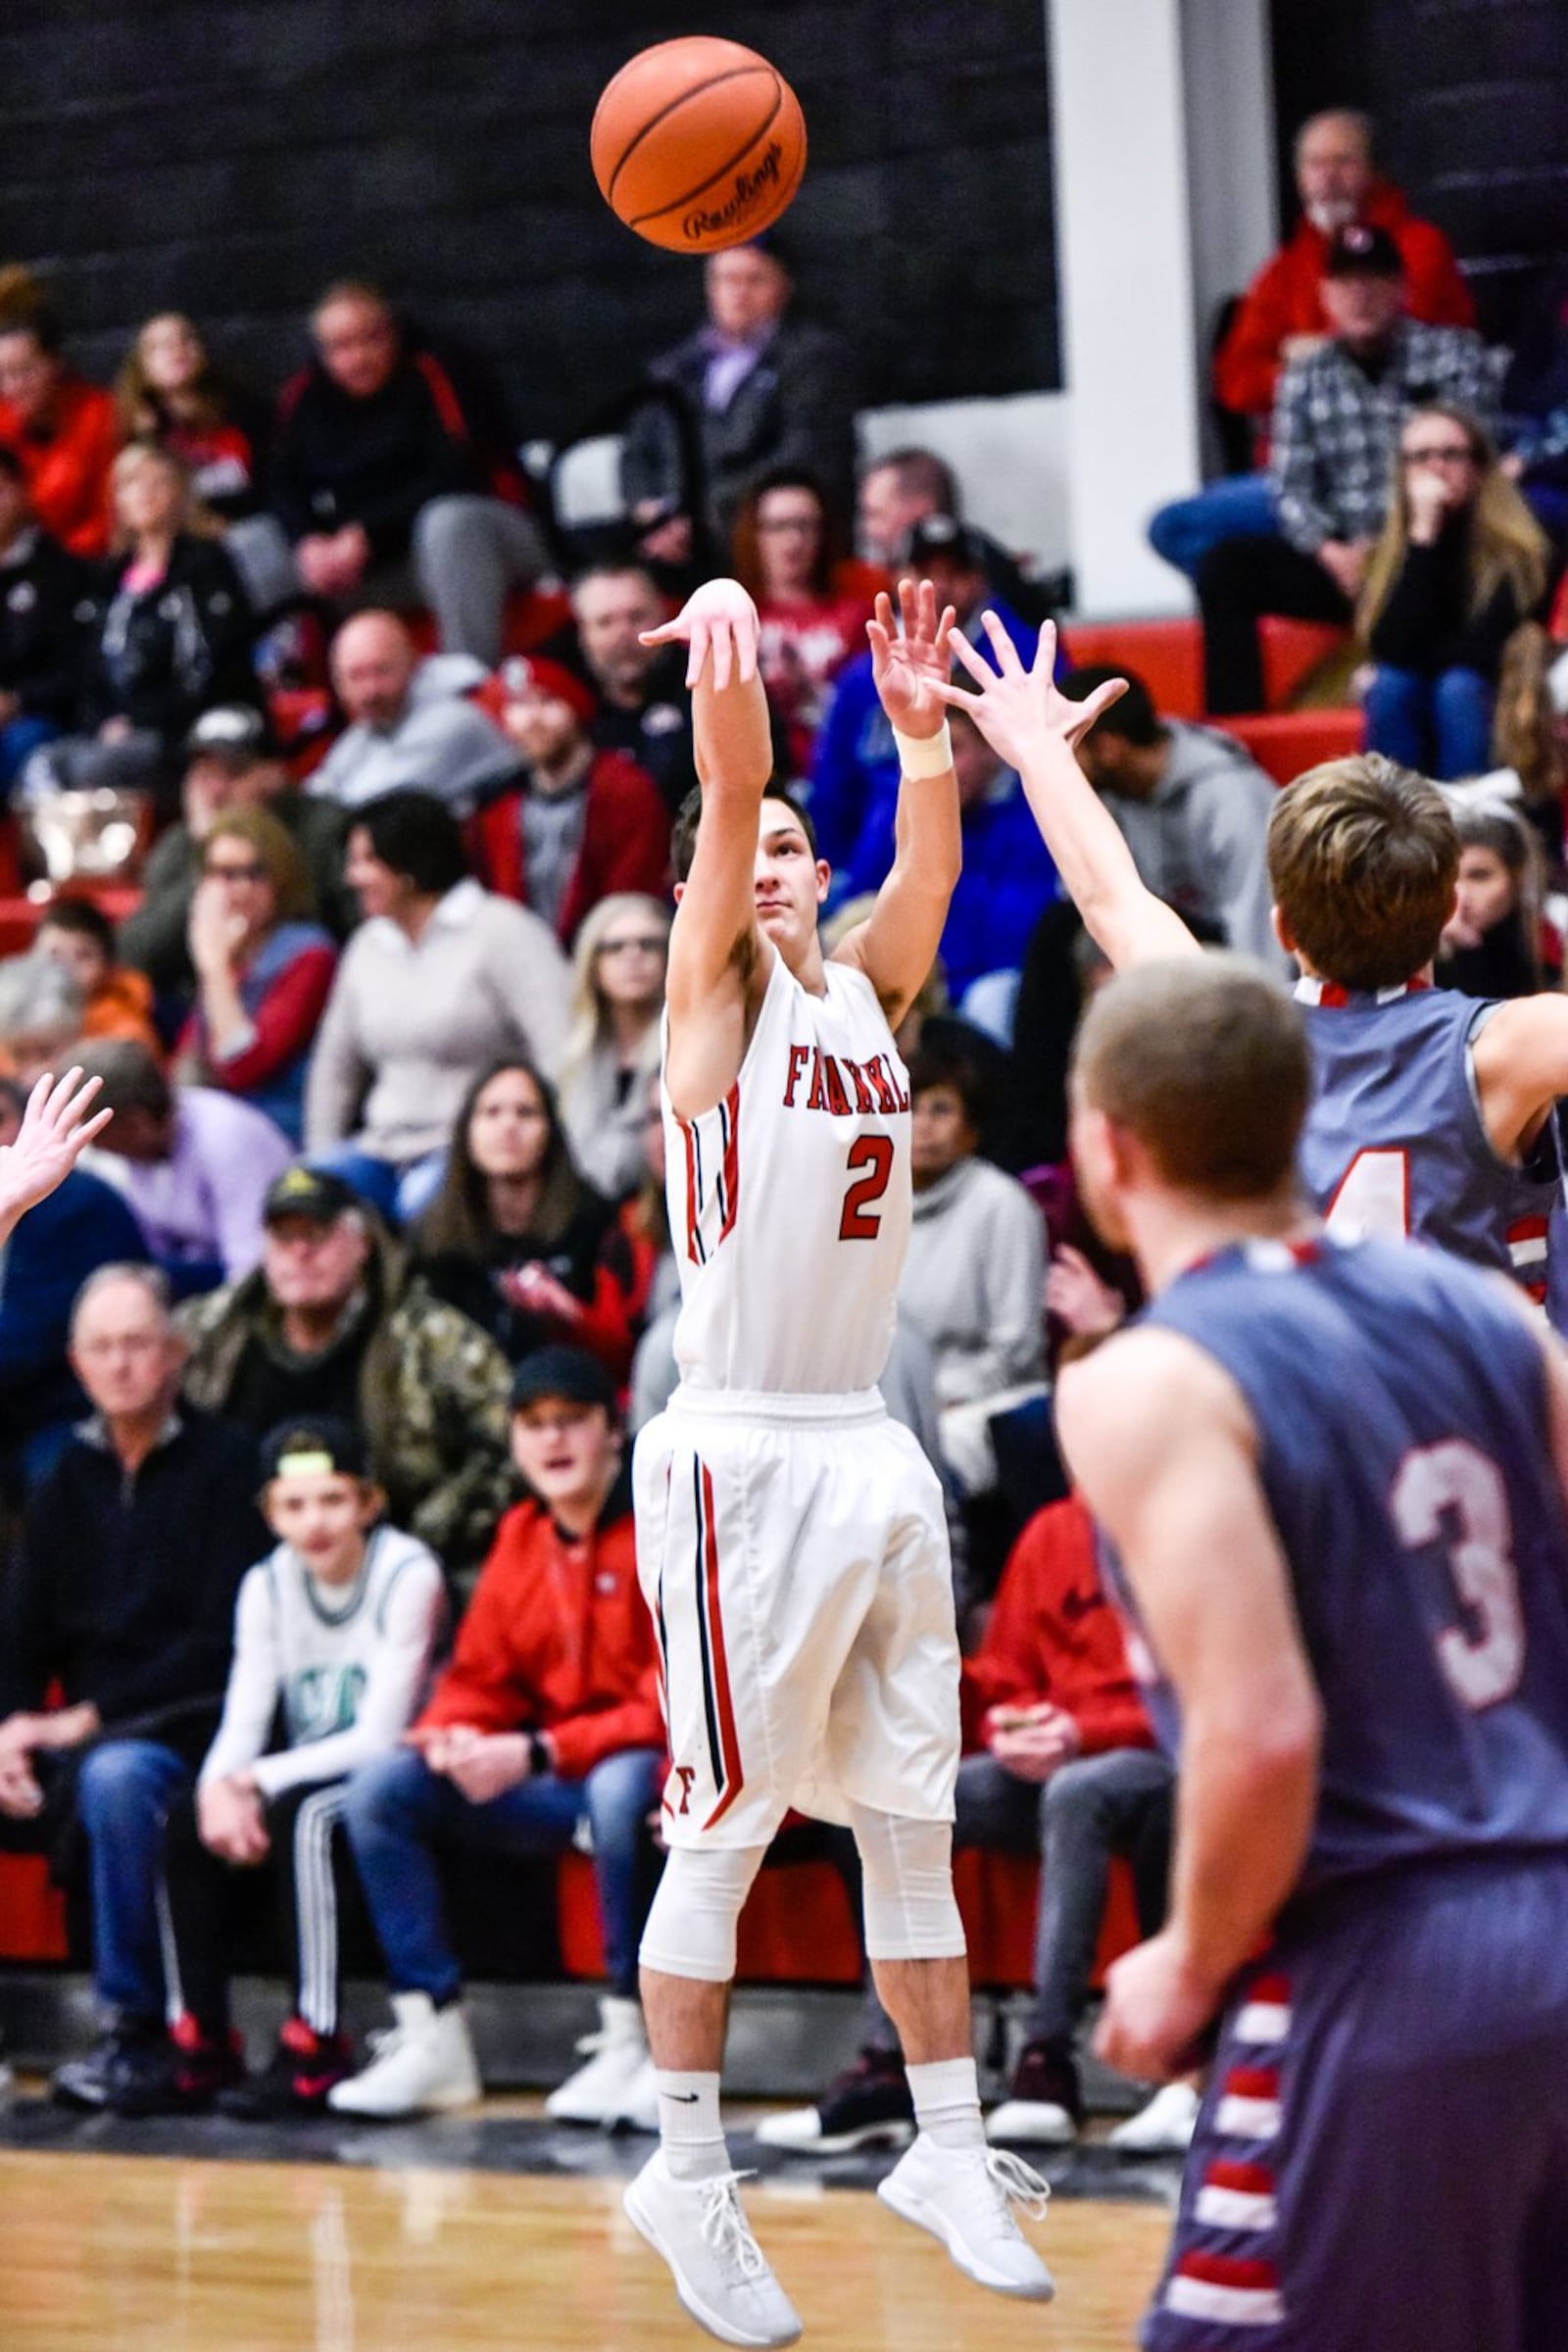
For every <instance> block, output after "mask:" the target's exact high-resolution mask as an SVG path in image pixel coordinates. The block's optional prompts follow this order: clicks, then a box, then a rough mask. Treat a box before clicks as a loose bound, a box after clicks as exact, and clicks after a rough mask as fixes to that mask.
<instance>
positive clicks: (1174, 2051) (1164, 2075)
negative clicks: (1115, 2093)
mask: <svg viewBox="0 0 1568 2352" xmlns="http://www.w3.org/2000/svg"><path fill="white" fill-rule="evenodd" d="M1224 1992H1225V1988H1224V1986H1223V1985H1213V1984H1210V1983H1209V1981H1208V1980H1207V1979H1206V1978H1203V1977H1200V1976H1199V1975H1198V1974H1197V1972H1196V1971H1195V1970H1194V1969H1193V1967H1192V1965H1191V1963H1190V1962H1189V1960H1188V1959H1187V1956H1186V1953H1185V1952H1184V1950H1183V1949H1182V1946H1181V1945H1180V1943H1179V1942H1178V1941H1177V1938H1176V1936H1174V1935H1173V1934H1172V1932H1171V1930H1170V1929H1169V1928H1165V1929H1163V1930H1162V1931H1161V1932H1160V1934H1159V1935H1157V1936H1152V1937H1151V1939H1150V1940H1149V1942H1148V1943H1141V1944H1139V1945H1138V1946H1137V1947H1136V1949H1134V1950H1133V1951H1130V1952H1124V1953H1123V1955H1122V1957H1121V1958H1120V1959H1119V1960H1117V1961H1115V1962H1114V1963H1113V1964H1112V1966H1111V1967H1110V1969H1109V1970H1108V1971H1107V1973H1106V1976H1105V2006H1104V2008H1103V2011H1102V2013H1101V2019H1100V2024H1099V2027H1098V2029H1097V2030H1096V2034H1095V2055H1096V2056H1097V2057H1098V2058H1103V2060H1104V2062H1105V2064H1106V2065H1107V2066H1113V2067H1115V2069H1116V2070H1117V2072H1118V2073H1119V2074H1123V2075H1132V2076H1134V2077H1135V2078H1136V2079H1137V2080H1138V2081H1140V2082H1174V2081H1175V2079H1176V2078H1177V2076H1178V2075H1185V2074H1190V2073H1191V2071H1192V2069H1193V2066H1194V2064H1195V2063H1196V2061H1197V2057H1198V2053H1199V2050H1200V2047H1201V2042H1202V2039H1203V2035H1204V2033H1205V2031H1206V2029H1207V2028H1208V2027H1209V2026H1210V2025H1211V2024H1212V2023H1213V2020H1214V2018H1215V2016H1216V2015H1217V2014H1218V2011H1219V2007H1220V2003H1221V2001H1222V2000H1223V1998H1224Z"/></svg>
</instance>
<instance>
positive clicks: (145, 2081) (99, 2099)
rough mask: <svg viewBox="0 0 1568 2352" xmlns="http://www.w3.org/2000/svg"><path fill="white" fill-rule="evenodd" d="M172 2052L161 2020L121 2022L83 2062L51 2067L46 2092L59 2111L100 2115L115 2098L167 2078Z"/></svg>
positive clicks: (99, 2042)
mask: <svg viewBox="0 0 1568 2352" xmlns="http://www.w3.org/2000/svg"><path fill="white" fill-rule="evenodd" d="M172 2069H173V2050H172V2045H171V2043H170V2039H169V2035H168V2034H167V2033H166V2032H165V2030H164V2026H163V2022H162V2020H161V2019H152V2018H123V2019H122V2020H121V2022H120V2023H119V2024H118V2025H115V2026H111V2028H110V2029H109V2032H108V2033H107V2034H103V2035H102V2036H101V2037H100V2039H99V2040H98V2041H97V2042H96V2043H95V2044H94V2046H93V2047H92V2049H90V2050H89V2051H88V2052H87V2055H86V2056H85V2057H84V2058H68V2059H67V2061H66V2063H65V2065H64V2066H58V2067H56V2069H55V2071H54V2074H53V2075H52V2076H51V2078H50V2082H49V2088H50V2092H51V2094H52V2096H53V2097H55V2098H56V2099H58V2100H59V2102H60V2104H61V2106H62V2107H81V2108H85V2109H86V2110H87V2111H88V2112H89V2113H93V2114H98V2113H102V2112H103V2111H104V2110H105V2109H106V2108H109V2107H111V2106H113V2104H114V2102H115V2096H116V2094H117V2093H118V2094H123V2093H125V2092H127V2091H129V2090H130V2089H132V2088H133V2087H136V2086H150V2085H152V2084H153V2083H155V2082H164V2081H166V2080H167V2079H168V2077H169V2076H170V2074H171V2073H172Z"/></svg>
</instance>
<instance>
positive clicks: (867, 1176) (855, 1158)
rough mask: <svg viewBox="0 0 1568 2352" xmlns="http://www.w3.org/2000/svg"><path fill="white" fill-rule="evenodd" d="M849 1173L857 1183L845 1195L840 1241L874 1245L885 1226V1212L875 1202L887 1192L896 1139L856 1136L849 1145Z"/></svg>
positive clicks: (886, 1136)
mask: <svg viewBox="0 0 1568 2352" xmlns="http://www.w3.org/2000/svg"><path fill="white" fill-rule="evenodd" d="M862 1170H863V1171H864V1173H863V1174H862V1173H861V1172H860V1171H862ZM849 1173H850V1175H851V1176H852V1177H854V1179H855V1181H854V1183H853V1184H852V1185H851V1186H850V1187H849V1190H848V1191H847V1192H846V1193H845V1196H844V1208H843V1212H842V1214H841V1215H840V1217H839V1240H840V1241H841V1242H874V1241H875V1240H876V1237H877V1234H878V1232H879V1231H880V1229H881V1224H882V1211H881V1210H880V1209H879V1208H878V1207H877V1206H876V1205H875V1203H876V1202H877V1201H880V1200H881V1198H882V1196H883V1194H884V1193H885V1192H886V1191H887V1189H888V1178H889V1177H890V1176H891V1175H892V1173H893V1138H892V1137H891V1136H889V1135H859V1136H857V1137H856V1139H855V1141H854V1143H853V1144H852V1145H851V1146H850V1157H849Z"/></svg>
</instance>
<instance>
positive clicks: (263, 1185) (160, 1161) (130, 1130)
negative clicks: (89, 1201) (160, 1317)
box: [76, 1038, 292, 1299]
mask: <svg viewBox="0 0 1568 2352" xmlns="http://www.w3.org/2000/svg"><path fill="white" fill-rule="evenodd" d="M76 1059H77V1060H78V1061H79V1062H80V1064H81V1066H82V1068H83V1069H84V1070H85V1071H86V1073H87V1075H88V1077H90V1078H98V1079H101V1080H102V1082H103V1095H102V1101H103V1103H104V1107H105V1108H106V1109H108V1110H112V1111H113V1112H114V1114H115V1116H114V1123H113V1125H112V1126H111V1128H110V1130H109V1133H108V1135H107V1136H106V1137H104V1139H103V1140H102V1141H101V1142H100V1143H98V1144H96V1145H95V1146H94V1147H93V1150H92V1152H91V1154H90V1156H89V1159H88V1162H87V1164H88V1166H89V1167H90V1168H91V1170H92V1172H93V1174H94V1175H95V1176H102V1177H103V1178H104V1180H105V1182H106V1183H108V1184H112V1185H113V1186H114V1188H115V1190H116V1191H117V1192H118V1193H119V1194H120V1195H121V1197H122V1198H123V1200H124V1201H125V1202H126V1204H127V1205H128V1207H129V1209H130V1211H131V1214H132V1215H133V1216H134V1217H135V1219H136V1222H137V1224H138V1225H139V1226H140V1227H141V1231H142V1238H143V1240H144V1241H145V1242H146V1244H147V1247H148V1249H149V1250H151V1252H152V1254H153V1257H154V1258H155V1259H156V1261H157V1263H158V1264H159V1265H160V1266H162V1268H163V1269H164V1272H165V1273H166V1274H167V1275H168V1277H169V1280H170V1282H171V1283H172V1286H173V1289H174V1293H175V1296H176V1297H177V1298H181V1299H185V1298H189V1297H190V1296H191V1295H192V1294H193V1293H194V1292H197V1291H211V1290H216V1289H217V1287H218V1285H219V1284H220V1283H224V1282H229V1283H232V1282H239V1281H242V1280H243V1278H244V1277H245V1276H246V1275H247V1274H249V1273H250V1272H251V1271H252V1269H253V1268H254V1267H255V1266H256V1265H257V1264H259V1262H260V1260H261V1254H262V1211H263V1206H264V1203H265V1202H266V1201H267V1198H268V1195H269V1192H270V1187H271V1186H272V1184H273V1182H274V1181H275V1180H276V1178H277V1177H279V1176H281V1174H282V1173H283V1170H284V1169H285V1168H286V1167H287V1166H288V1164H289V1160H290V1158H291V1157H292V1153H291V1152H290V1151H289V1146H288V1141H287V1138H286V1137H284V1136H283V1135H281V1134H280V1133H279V1132H278V1130H277V1128H276V1127H274V1126H273V1124H272V1122H271V1120H270V1119H269V1118H266V1117H264V1116H263V1114H262V1112H261V1111H259V1110H255V1109H253V1108H252V1107H251V1105H250V1104H249V1103H240V1102H237V1101H235V1100H234V1098H233V1097H232V1096H230V1095H225V1094H220V1093H219V1092H218V1091H217V1090H216V1089H215V1088H213V1087H208V1086H182V1087H179V1088H178V1089H175V1088H173V1087H172V1086H171V1085H170V1083H169V1080H168V1079H167V1078H166V1077H165V1075H164V1072H163V1070H162V1068H161V1067H160V1065H159V1064H158V1062H157V1061H155V1060H154V1058H153V1056H152V1054H149V1053H148V1051H147V1049H146V1047H145V1046H139V1045H135V1044H133V1043H132V1042H131V1041H129V1040H128V1039H125V1038H105V1039H102V1040H99V1041H93V1040H89V1041H88V1042H87V1043H86V1044H84V1045H83V1046H82V1047H81V1048H80V1050H79V1052H78V1053H77V1055H76Z"/></svg>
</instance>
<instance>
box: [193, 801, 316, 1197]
mask: <svg viewBox="0 0 1568 2352" xmlns="http://www.w3.org/2000/svg"><path fill="white" fill-rule="evenodd" d="M201 861H202V862H201V879H200V880H199V881H198V883H197V885H196V889H195V893H194V895H193V896H192V899H191V906H190V922H189V932H188V936H189V941H190V959H191V965H192V968H193V969H194V971H195V974H196V992H197V999H196V1007H195V1010H194V1011H193V1012H192V1013H191V1016H190V1018H189V1020H188V1021H187V1022H186V1023H185V1026H184V1028H183V1030H182V1031H181V1032H180V1036H179V1040H178V1044H177V1046H176V1048H175V1058H176V1066H177V1069H178V1073H179V1075H180V1077H181V1078H182V1079H186V1080H193V1081H194V1082H195V1083H196V1084H198V1085H201V1086H219V1087H223V1088H225V1089H226V1090H227V1091H228V1093H230V1094H235V1095H243V1096H244V1097H245V1098H246V1100H247V1101H248V1102H249V1103H252V1104H254V1106H255V1108H256V1109H258V1110H265V1111H266V1113H267V1115H268V1117H269V1118H270V1119H271V1120H273V1121H274V1122H275V1124H276V1125H277V1126H279V1127H281V1129H282V1130H283V1133H284V1134H285V1135H286V1136H287V1137H288V1139H289V1141H290V1143H291V1144H293V1145H294V1147H295V1149H296V1150H298V1148H299V1146H300V1143H301V1140H302V1138H303V1134H304V1127H305V1072H306V1068H307V1066H308V1064H309V1061H310V1054H311V1047H312V1045H313V1044H314V1042H315V1038H316V1032H317V1029H318V1028H319V1024H320V1019H321V1015H322V1013H323V1012H324V1011H325V1009H326V1000H327V998H328V997H329V996H330V995H331V993H332V976H333V973H334V972H335V971H336V969H337V950H336V948H335V947H334V946H333V944H332V941H331V939H330V938H329V937H328V935H327V933H326V932H325V931H323V930H322V928H321V926H320V924H319V922H317V921H316V920H315V914H316V903H315V899H314V896H313V893H312V890H311V880H310V875H309V873H308V871H307V869H306V865H305V860H304V858H302V857H301V855H300V853H299V850H298V848H297V847H296V846H295V843H294V839H293V836H292V835H291V834H290V833H289V831H288V829H287V827H286V826H284V825H282V824H280V823H279V821H278V819H277V818H276V817H275V816H273V815H272V814H271V812H270V810H269V809H224V810H223V811H222V812H221V814H220V815H218V816H217V817H215V818H214V820H213V824H212V828H211V830H210V831H209V832H208V834H207V835H206V837H205V839H204V840H203V842H202V849H201Z"/></svg>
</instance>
